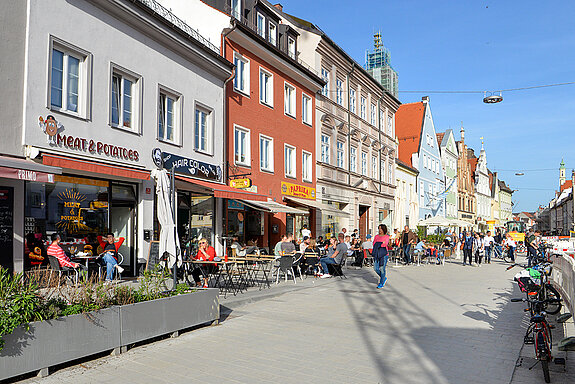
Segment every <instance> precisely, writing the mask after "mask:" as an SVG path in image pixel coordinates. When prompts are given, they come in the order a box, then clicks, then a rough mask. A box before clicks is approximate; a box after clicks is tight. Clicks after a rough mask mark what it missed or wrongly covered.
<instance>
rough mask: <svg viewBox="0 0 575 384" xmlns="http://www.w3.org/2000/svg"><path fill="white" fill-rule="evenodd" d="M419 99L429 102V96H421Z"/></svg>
mask: <svg viewBox="0 0 575 384" xmlns="http://www.w3.org/2000/svg"><path fill="white" fill-rule="evenodd" d="M421 101H423V102H424V103H429V96H423V97H422V98H421Z"/></svg>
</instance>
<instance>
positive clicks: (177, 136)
mask: <svg viewBox="0 0 575 384" xmlns="http://www.w3.org/2000/svg"><path fill="white" fill-rule="evenodd" d="M162 95H164V97H166V100H165V102H166V103H167V102H168V98H170V99H172V100H173V106H174V107H173V111H172V131H173V138H172V139H168V138H167V137H165V135H166V133H167V124H168V115H167V114H166V116H165V120H164V121H163V124H164V136H160V121H161V120H162V116H161V108H160V102H161V99H162ZM157 101H158V112H157V114H158V119H157V122H156V128H157V130H156V136H157V138H158V140H159V141H162V142H164V143H169V144H175V145H180V143H181V137H182V122H183V116H182V114H183V109H184V108H183V103H184V100H183V96H182V95H181V94H180V93H178V92H176V91H174V90H171V89H169V88H167V87H164V86H163V85H159V86H158V96H157ZM166 113H167V112H166Z"/></svg>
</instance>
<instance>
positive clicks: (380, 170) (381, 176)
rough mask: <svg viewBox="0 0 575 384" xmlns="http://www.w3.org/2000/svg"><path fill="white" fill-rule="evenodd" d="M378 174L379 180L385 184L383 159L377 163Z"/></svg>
mask: <svg viewBox="0 0 575 384" xmlns="http://www.w3.org/2000/svg"><path fill="white" fill-rule="evenodd" d="M379 172H380V175H379V176H380V178H379V179H380V180H381V181H384V182H385V158H382V159H381V161H380V162H379Z"/></svg>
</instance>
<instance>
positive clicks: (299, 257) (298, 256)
mask: <svg viewBox="0 0 575 384" xmlns="http://www.w3.org/2000/svg"><path fill="white" fill-rule="evenodd" d="M302 258H303V254H302V253H300V252H296V254H295V261H294V262H293V265H292V271H295V269H294V268H296V269H299V277H300V279H301V281H303V271H302V269H301V260H302ZM294 279H295V275H294Z"/></svg>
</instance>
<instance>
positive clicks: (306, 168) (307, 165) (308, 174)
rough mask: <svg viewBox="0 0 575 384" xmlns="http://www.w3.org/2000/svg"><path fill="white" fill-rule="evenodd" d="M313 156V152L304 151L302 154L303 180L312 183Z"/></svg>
mask: <svg viewBox="0 0 575 384" xmlns="http://www.w3.org/2000/svg"><path fill="white" fill-rule="evenodd" d="M312 164H313V155H312V153H311V152H308V151H302V154H301V179H302V180H303V181H307V182H309V183H311V182H312V181H313V179H312V176H313V168H312V167H313V166H312Z"/></svg>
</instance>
